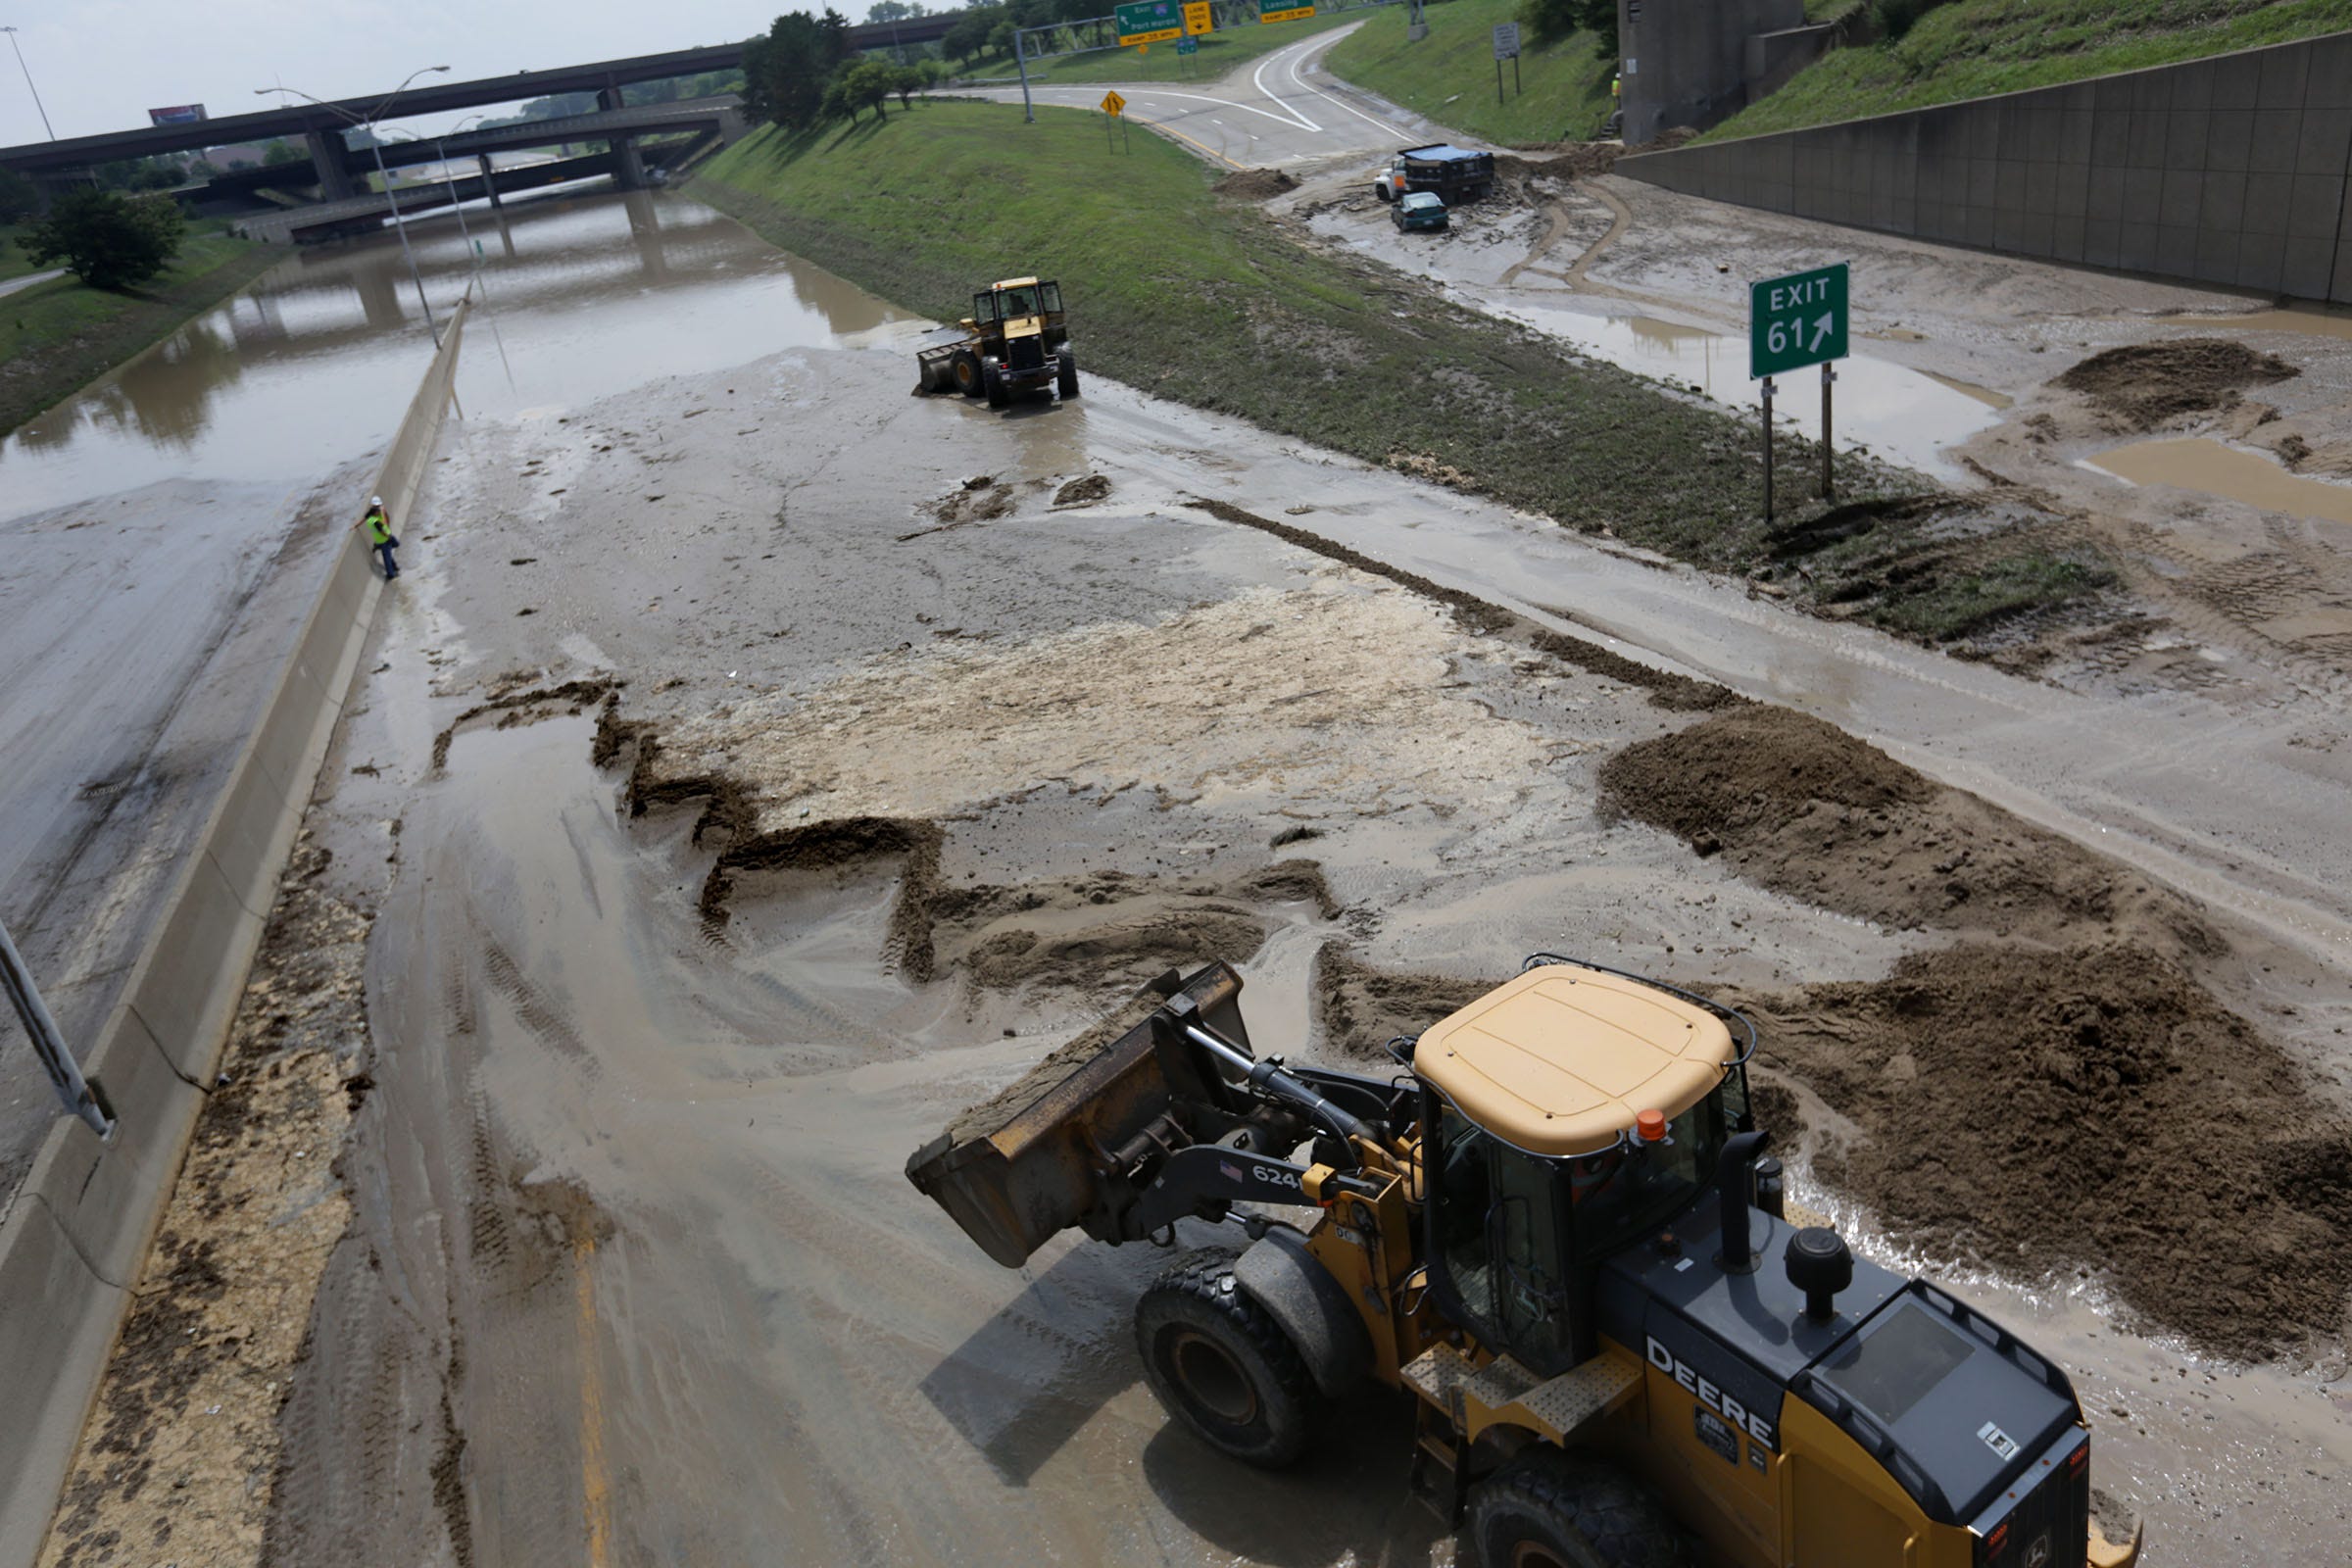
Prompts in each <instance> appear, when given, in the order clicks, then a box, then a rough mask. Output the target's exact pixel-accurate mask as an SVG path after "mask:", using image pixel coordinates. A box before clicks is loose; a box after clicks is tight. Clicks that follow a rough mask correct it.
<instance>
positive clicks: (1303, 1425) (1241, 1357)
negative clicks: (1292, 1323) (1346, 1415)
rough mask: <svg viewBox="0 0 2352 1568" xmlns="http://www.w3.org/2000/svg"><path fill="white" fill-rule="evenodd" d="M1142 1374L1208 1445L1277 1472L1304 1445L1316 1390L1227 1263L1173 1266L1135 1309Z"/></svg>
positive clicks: (1294, 1353) (1286, 1341) (1277, 1329)
mask: <svg viewBox="0 0 2352 1568" xmlns="http://www.w3.org/2000/svg"><path fill="white" fill-rule="evenodd" d="M1135 1341H1136V1348H1138V1349H1139V1350H1141V1351H1142V1352H1143V1358H1144V1377H1145V1379H1146V1381H1148V1382H1149V1383H1150V1384H1151V1385H1152V1393H1153V1394H1156V1395H1158V1396H1159V1402H1160V1403H1162V1404H1164V1405H1166V1406H1167V1407H1168V1413H1169V1414H1171V1415H1173V1416H1175V1417H1176V1418H1177V1419H1178V1420H1179V1421H1182V1422H1183V1423H1184V1424H1185V1425H1186V1426H1188V1427H1190V1428H1192V1429H1193V1431H1194V1433H1195V1434H1196V1435H1198V1436H1199V1437H1200V1438H1201V1440H1202V1441H1203V1442H1205V1443H1207V1444H1208V1446H1210V1447H1212V1448H1216V1449H1218V1450H1220V1451H1222V1452H1224V1453H1227V1454H1230V1455H1232V1456H1233V1457H1234V1458H1236V1459H1241V1460H1244V1461H1246V1462H1248V1463H1250V1464H1253V1465H1258V1466H1260V1467H1262V1468H1264V1469H1268V1470H1273V1469H1279V1468H1281V1467H1282V1466H1284V1465H1287V1464H1289V1463H1290V1462H1291V1461H1293V1460H1294V1459H1297V1458H1298V1457H1299V1453H1300V1452H1301V1451H1302V1450H1303V1449H1304V1448H1305V1446H1306V1440H1307V1435H1308V1430H1309V1428H1310V1427H1311V1425H1312V1424H1313V1418H1314V1413H1315V1399H1316V1396H1315V1384H1314V1379H1313V1378H1312V1377H1311V1376H1310V1375H1309V1374H1308V1372H1307V1369H1306V1362H1305V1361H1304V1360H1303V1359H1302V1358H1301V1357H1300V1356H1299V1351H1298V1348H1296V1347H1295V1346H1293V1345H1292V1344H1291V1341H1290V1336H1288V1335H1286V1334H1285V1333H1283V1331H1282V1328H1281V1326H1280V1325H1279V1324H1277V1323H1276V1322H1275V1321H1274V1318H1273V1316H1272V1314H1270V1313H1269V1312H1267V1311H1266V1309H1265V1308H1264V1307H1262V1306H1260V1305H1258V1304H1257V1302H1256V1301H1254V1300H1252V1299H1250V1295H1249V1293H1248V1292H1246V1291H1244V1290H1243V1289H1242V1288H1241V1286H1240V1285H1238V1284H1237V1283H1235V1281H1234V1277H1233V1267H1232V1263H1231V1260H1230V1259H1227V1258H1222V1257H1217V1258H1203V1259H1196V1260H1194V1261H1192V1262H1189V1263H1183V1264H1179V1265H1178V1266H1176V1267H1175V1268H1172V1269H1170V1270H1168V1272H1166V1273H1165V1274H1162V1275H1161V1276H1160V1277H1159V1278H1158V1279H1156V1280H1154V1281H1153V1282H1152V1286H1151V1288H1150V1289H1148V1290H1146V1291H1145V1292H1144V1297H1143V1299H1142V1300H1140V1301H1138V1302H1137V1303H1136V1307H1135Z"/></svg>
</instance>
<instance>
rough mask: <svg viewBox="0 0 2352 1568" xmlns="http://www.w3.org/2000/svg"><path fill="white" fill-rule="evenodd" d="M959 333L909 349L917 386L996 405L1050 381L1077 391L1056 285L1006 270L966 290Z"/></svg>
mask: <svg viewBox="0 0 2352 1568" xmlns="http://www.w3.org/2000/svg"><path fill="white" fill-rule="evenodd" d="M957 326H958V328H959V329H960V330H959V335H958V336H956V338H954V339H951V340H950V341H947V342H944V343H935V344H932V345H930V346H928V347H926V348H922V349H918V350H917V351H916V352H915V357H914V363H915V374H916V377H917V382H916V389H917V390H918V391H923V392H954V393H956V394H958V395H960V396H963V397H971V396H973V395H974V394H980V395H984V396H986V397H987V399H988V406H989V407H990V408H992V409H1002V408H1004V407H1005V406H1006V405H1008V404H1010V403H1011V402H1012V400H1013V399H1014V398H1015V397H1018V396H1020V395H1021V394H1023V393H1026V392H1035V391H1041V390H1043V389H1045V388H1047V387H1053V388H1054V390H1056V391H1057V392H1059V393H1060V395H1061V396H1063V397H1065V398H1074V397H1076V396H1077V395H1078V356H1077V354H1076V352H1075V351H1073V350H1072V349H1071V347H1070V331H1069V324H1068V318H1067V316H1066V314H1065V313H1064V312H1063V310H1062V304H1061V285H1060V284H1059V283H1056V282H1054V281H1052V280H1050V279H1045V278H1036V277H1008V278H1006V279H1005V280H1004V281H1002V282H999V283H992V284H990V285H989V286H988V287H987V288H985V289H982V290H981V291H980V292H978V293H977V294H974V295H973V296H972V314H971V315H969V316H967V317H965V318H964V319H962V320H961V321H960V322H958V323H957Z"/></svg>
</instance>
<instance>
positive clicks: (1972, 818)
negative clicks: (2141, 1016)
mask: <svg viewBox="0 0 2352 1568" xmlns="http://www.w3.org/2000/svg"><path fill="white" fill-rule="evenodd" d="M1599 778H1600V785H1601V792H1602V799H1603V800H1604V801H1605V802H1606V803H1607V804H1608V805H1610V806H1612V807H1614V808H1615V809H1619V810H1622V811H1624V812H1625V813H1626V814H1628V815H1630V816H1635V817H1638V818H1640V819H1641V820H1642V821H1644V822H1648V823H1650V824H1652V825H1653V826H1656V827H1660V828H1663V829H1665V830H1666V831H1667V832H1669V833H1673V834H1675V835H1676V836H1677V837H1679V838H1682V839H1684V840H1685V841H1687V842H1688V843H1689V844H1690V845H1691V848H1692V849H1694V850H1696V851H1698V853H1699V854H1701V855H1714V854H1721V855H1723V856H1724V857H1725V858H1727V859H1728V860H1730V861H1731V862H1732V863H1733V864H1734V865H1736V866H1738V867H1739V869H1740V874H1741V875H1743V876H1746V877H1748V878H1749V879H1750V880H1752V881H1755V882H1757V883H1760V884H1761V885H1763V886H1765V887H1768V888H1772V889H1774V890H1776V891H1779V892H1783V893H1788V894H1791V895H1793V896H1795V897H1797V898H1802V899H1805V900H1808V901H1809V902H1811V903H1814V904H1817V905H1819V906H1821V907H1824V908H1828V909H1835V910H1838V912H1840V913H1843V914H1851V915H1855V916H1858V917H1860V918H1862V919H1866V920H1871V921H1875V922H1877V923H1879V924H1881V925H1887V926H1892V927H1897V928H1902V927H1914V926H1931V927H1939V928H1942V929H1946V930H1954V931H1967V932H1977V933H1983V934H1987V935H1993V936H1999V937H2005V938H2023V939H2029V940H2034V941H2041V942H2047V943H2065V944H2073V943H2082V942H2103V941H2112V940H2117V939H2125V940H2131V941H2134V942H2139V943H2143V944H2145V945H2148V946H2150V947H2152V948H2153V949H2155V950H2156V951H2158V952H2162V953H2167V954H2171V955H2173V956H2190V955H2210V954H2214V953H2218V952H2220V951H2221V946H2222V945H2221V941H2220V939H2219V938H2218V937H2217V936H2216V935H2215V934H2214V932H2213V931H2212V929H2211V928H2210V927H2209V926H2207V925H2206V924H2205V922H2204V920H2203V919H2202V917H2201V916H2200V915H2199V914H2198V913H2197V911H2196V909H2195V907H2193V906H2191V905H2190V904H2189V902H2188V901H2187V900H2185V899H2183V898H2182V897H2180V895H2179V894H2177V893H2174V892H2172V891H2171V890H2169V889H2164V888H2159V887H2155V886H2152V885H2151V884H2149V883H2148V881H2147V880H2146V879H2145V878H2143V877H2141V876H2139V875H2138V874H2137V873H2136V872H2133V871H2131V870H2130V869H2128V868H2126V867H2124V866H2120V865H2117V864H2116V863H2114V862H2113V861H2111V860H2107V859H2105V858H2101V857H2099V856H2096V855H2093V854H2092V853H2090V852H2089V851H2087V850H2084V849H2082V847H2080V846H2079V845H2076V844H2074V843H2073V842H2071V841H2069V840H2067V839H2063V838H2060V837H2058V836H2057V835H2055V834H2052V833H2048V832H2045V831H2043V830H2042V829H2040V828H2037V827H2034V826H2032V825H2030V824H2029V823H2026V822H2023V821H2021V820H2019V819H2018V818H2017V817H2015V816H2012V815H2010V814H2009V813H2008V812H2007V811H2004V810H2002V809H1999V808H1998V807H1995V806H1991V805H1989V804H1987V803H1985V801H1982V800H1979V799H1978V798H1977V797H1976V796H1973V795H1969V794H1967V793H1965V792H1963V791H1959V790H1954V789H1948V788H1945V787H1944V786H1942V785H1940V784H1937V783H1936V782H1935V781H1934V780H1932V779H1930V778H1928V777H1926V776H1925V775H1924V774H1921V773H1919V772H1918V771H1916V770H1915V769H1912V768H1909V767H1906V766H1904V765H1903V764H1902V763H1900V762H1897V761H1896V760H1894V759H1892V758H1890V757H1888V756H1887V754H1886V753H1884V752H1882V751H1880V750H1878V749H1877V748H1876V747H1873V746H1868V745H1865V744H1864V743H1863V742H1861V741H1858V740H1856V739H1855V738H1854V737H1852V736H1851V735H1848V734H1846V733H1845V732H1844V731H1842V730H1840V729H1838V728H1837V727H1836V726H1835V725H1831V724H1827V723H1824V722H1823V721H1822V720H1820V719H1818V718H1812V717H1809V716H1807V715H1805V714H1803V713H1799V712H1796V711H1792V710H1789V709H1786V708H1773V707H1765V706H1756V707H1749V708H1740V709H1735V710H1733V711H1729V712H1726V713H1722V714H1718V715H1717V716H1715V717H1713V718H1708V719H1703V720H1701V721H1700V722H1698V723H1696V724H1693V725H1691V727H1690V728H1689V729H1685V730H1682V731H1679V732H1677V733H1675V734H1672V735H1665V736H1660V737H1659V738H1657V739H1655V740H1649V741H1642V742H1639V743H1637V744H1635V745H1633V746H1629V747H1627V748H1626V749H1625V750H1624V751H1622V752H1620V753H1618V754H1617V755H1616V756H1615V757H1612V758H1610V759H1609V760H1607V761H1606V762H1604V763H1602V764H1601V767H1600V773H1599Z"/></svg>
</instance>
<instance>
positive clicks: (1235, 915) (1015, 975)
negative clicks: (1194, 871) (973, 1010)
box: [962, 899, 1266, 991]
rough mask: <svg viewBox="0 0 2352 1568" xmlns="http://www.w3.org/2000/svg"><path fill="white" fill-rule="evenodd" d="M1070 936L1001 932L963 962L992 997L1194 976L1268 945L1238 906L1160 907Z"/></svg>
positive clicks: (1258, 924) (1151, 905)
mask: <svg viewBox="0 0 2352 1568" xmlns="http://www.w3.org/2000/svg"><path fill="white" fill-rule="evenodd" d="M1144 902H1145V904H1146V907H1143V908H1140V909H1137V910H1135V911H1134V912H1131V913H1125V914H1120V915H1116V916H1113V917H1112V918H1109V919H1106V920H1103V921H1102V922H1101V923H1099V924H1089V925H1086V926H1084V927H1082V928H1080V929H1078V930H1075V931H1062V932H1039V931H1031V930H1023V929H1014V930H1005V931H999V932H996V933H994V934H993V935H990V936H987V937H983V938H982V939H981V940H980V941H978V942H977V943H975V944H973V946H972V947H971V948H970V949H969V950H968V951H967V952H966V953H965V954H964V955H963V958H962V963H963V967H964V970H965V972H966V973H968V974H969V975H970V976H971V977H972V979H973V980H974V981H976V982H977V983H979V984H981V985H984V986H988V987H991V988H993V989H996V990H1005V991H1008V990H1011V989H1013V988H1014V987H1016V986H1027V985H1049V986H1059V987H1062V988H1064V989H1067V990H1072V991H1090V990H1095V989H1099V988H1100V987H1101V986H1102V984H1103V980H1104V979H1105V978H1107V977H1110V976H1114V975H1119V974H1128V975H1132V974H1135V973H1137V972H1139V971H1146V970H1149V971H1154V972H1155V971H1158V970H1162V969H1167V968H1171V967H1173V968H1180V969H1195V968H1199V967H1200V966H1201V964H1202V963H1205V962H1207V961H1208V960H1209V959H1211V958H1223V959H1225V960H1226V961H1227V962H1229V963H1242V962H1246V961H1247V960H1248V959H1249V958H1250V956H1252V955H1254V954H1255V953H1256V952H1257V950H1258V949H1259V948H1261V947H1263V946H1264V945H1265V941H1266V927H1265V924H1264V922H1262V921H1260V920H1259V919H1258V918H1257V917H1256V916H1255V915H1253V914H1251V913H1250V911H1249V910H1248V909H1245V908H1243V907H1240V906H1238V905H1231V904H1214V903H1207V902H1201V903H1192V902H1171V903H1164V904H1163V903H1160V902H1159V901H1157V900H1152V899H1147V900H1146V901H1144Z"/></svg>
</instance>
